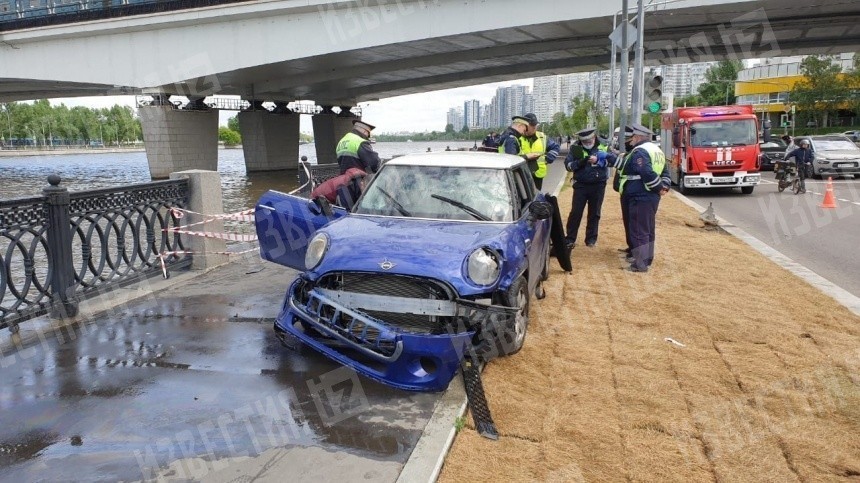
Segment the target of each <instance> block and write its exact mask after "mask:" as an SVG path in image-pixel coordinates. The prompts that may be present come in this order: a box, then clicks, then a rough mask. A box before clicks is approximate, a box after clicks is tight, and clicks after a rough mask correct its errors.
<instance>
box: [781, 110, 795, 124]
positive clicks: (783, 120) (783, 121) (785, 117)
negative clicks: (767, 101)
mask: <svg viewBox="0 0 860 483" xmlns="http://www.w3.org/2000/svg"><path fill="white" fill-rule="evenodd" d="M792 121H793V119H791V116H790V115H789V114H788V113H786V114H781V115H780V116H779V125H780V126H781V127H791V124H792Z"/></svg>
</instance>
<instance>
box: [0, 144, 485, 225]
mask: <svg viewBox="0 0 860 483" xmlns="http://www.w3.org/2000/svg"><path fill="white" fill-rule="evenodd" d="M473 145H474V142H472V141H459V142H458V141H425V142H420V143H411V142H404V143H376V144H374V145H373V146H374V149H375V150H376V151H377V152H378V153H379V154H380V156H381V157H382V158H391V157H393V156H397V155H401V154H409V153H418V152H426V151H427V148H430V149H431V150H432V151H434V152H435V151H444V150H445V149H446V147H449V146H450V148H451V149H458V148H470V147H472V146H473ZM299 155H300V156H307V157H308V161H310V162H312V163H314V162H316V151H315V150H314V145H313V144H304V145H301V146H299ZM218 172H219V173H220V174H221V185H222V187H223V198H224V211H225V212H227V213H231V212H236V211H240V210H243V209H246V208H252V207H253V206H254V203H255V202H256V201H257V199H258V198H259V197H260V195H262V194H263V193H264V192H266V190H269V189H276V190H279V191H289V190H292V189H293V188H295V187H296V186H297V184H298V180H297V179H296V174H295V172H294V171H286V172H277V171H276V172H266V173H250V174H248V173H246V172H245V158H244V156H243V153H242V150H241V149H219V150H218ZM54 173H56V174H59V175H60V178H61V179H62V185H61V186H65V187H66V188H68V189H69V190H70V191H83V190H89V189H97V188H109V187H120V186H128V185H130V184H136V183H148V182H150V181H151V179H150V177H149V166H148V165H147V162H146V153H143V152H136V153H104V154H98V153H88V154H75V155H51V156H28V157H0V200H7V199H10V198H23V197H29V196H38V195H40V194H41V193H42V188H44V187H46V186H48V182H47V177H48V175H50V174H54Z"/></svg>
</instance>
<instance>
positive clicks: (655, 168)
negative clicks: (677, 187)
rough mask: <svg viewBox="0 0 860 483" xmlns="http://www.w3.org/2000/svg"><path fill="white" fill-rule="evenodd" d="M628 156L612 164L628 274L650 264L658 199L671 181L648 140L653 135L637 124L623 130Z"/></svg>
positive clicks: (663, 158)
mask: <svg viewBox="0 0 860 483" xmlns="http://www.w3.org/2000/svg"><path fill="white" fill-rule="evenodd" d="M626 130H627V131H629V132H630V137H629V141H627V142H626V143H625V146H626V147H627V148H628V149H627V151H628V153H629V154H628V155H627V156H625V157H624V160H623V161H621V162H619V161H616V164H617V165H619V166H620V167H621V173H620V176H619V187H618V191H619V193H621V196H622V197H626V200H627V213H628V217H629V218H628V222H627V224H628V230H629V235H630V236H629V239H630V248H631V257H628V259H627V261H628V262H630V266H629V267H627V268H626V270H628V271H631V272H647V271H648V268H649V267H650V266H651V264H652V263H653V261H654V243H655V240H656V220H657V209H658V207H659V205H660V198H661V197H662V196H664V195H666V193H668V192H669V188H670V187H671V179H670V178H669V170H668V168H667V166H666V155H665V154H663V151H661V150H660V147H659V146H657V145H656V144H655V143H653V142H652V141H651V139H652V136H653V135H654V133H653V132H651V130H650V129H648V128H647V127H645V126H642V125H641V124H633V125H631V126H628V127H627V128H626Z"/></svg>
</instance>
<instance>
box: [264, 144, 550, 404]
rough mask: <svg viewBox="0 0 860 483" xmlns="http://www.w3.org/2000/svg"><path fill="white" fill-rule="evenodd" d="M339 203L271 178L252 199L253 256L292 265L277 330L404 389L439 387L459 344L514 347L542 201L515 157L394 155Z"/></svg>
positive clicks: (468, 348) (546, 229) (536, 287)
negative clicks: (277, 184) (271, 187)
mask: <svg viewBox="0 0 860 483" xmlns="http://www.w3.org/2000/svg"><path fill="white" fill-rule="evenodd" d="M341 204H346V205H348V206H333V205H331V204H329V203H328V201H327V200H326V199H325V198H323V197H318V198H317V199H308V198H303V197H300V196H296V195H292V194H285V193H280V192H277V191H269V192H267V193H265V194H264V195H263V196H262V197H261V198H260V200H259V202H258V203H257V205H256V208H255V218H256V230H257V235H258V238H259V240H260V253H261V255H262V257H263V258H264V259H265V260H269V261H272V262H275V263H278V264H281V265H285V266H288V267H291V268H294V269H296V270H298V271H299V272H300V273H299V275H298V276H297V277H296V278H295V280H293V281H292V282H291V283H290V284H289V287H288V289H287V292H286V297H285V298H284V302H283V306H282V308H281V310H280V313H279V315H278V317H277V319H276V321H275V332H276V333H277V334H278V336H279V338H280V339H281V341H282V342H284V343H285V344H287V345H289V342H291V341H292V340H293V339H298V340H299V341H301V343H302V344H304V345H306V346H308V347H311V348H313V349H314V350H317V351H319V352H320V353H322V354H324V355H325V356H327V357H329V358H331V359H333V360H335V361H337V362H339V363H341V364H344V365H346V366H349V367H351V368H353V369H355V370H356V371H357V372H359V373H360V374H363V375H365V376H367V377H370V378H372V379H374V380H377V381H380V382H382V383H385V384H388V385H390V386H393V387H397V388H400V389H405V390H413V391H440V390H443V389H445V388H446V387H447V386H448V383H449V382H450V381H451V379H452V378H453V377H454V375H455V374H456V372H457V370H458V369H459V367H460V364H461V362H462V360H463V358H464V357H472V358H477V359H478V360H487V359H489V358H492V357H495V356H502V355H509V354H513V353H515V352H517V351H519V350H520V349H521V348H522V346H523V344H524V342H525V337H526V330H527V328H528V322H529V304H530V301H531V299H532V296H535V297H538V298H541V297H542V296H543V289H542V288H541V282H542V281H543V280H545V279H546V277H547V274H548V273H547V263H548V262H547V257H548V247H549V238H550V223H551V221H550V218H551V215H552V205H550V203H548V202H547V201H546V200H545V198H544V195H543V194H541V193H539V192H538V191H537V190H536V189H535V185H534V182H533V180H532V176H531V173H530V172H529V169H528V167H527V165H526V162H525V161H524V160H523V159H522V158H520V157H517V156H511V155H505V154H497V153H480V152H453V153H448V152H445V153H429V154H414V155H406V156H402V157H397V158H394V159H392V160H390V161H389V162H387V163H385V164H384V165H383V166H382V167H381V168H380V170H379V172H378V173H377V174H376V175H375V176H374V177H373V178H372V179H371V180H370V181H369V182H368V183H367V186H366V187H365V188H364V190H363V192H362V194H361V196H360V197H359V198H358V199H357V200H356V201H355V202H354V203H349V202H345V203H341ZM272 282H273V283H276V281H274V280H273V281H272Z"/></svg>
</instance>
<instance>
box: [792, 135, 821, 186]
mask: <svg viewBox="0 0 860 483" xmlns="http://www.w3.org/2000/svg"><path fill="white" fill-rule="evenodd" d="M790 158H794V161H795V163H796V164H797V179H799V180H800V192H801V193H806V170H807V169H809V167H810V166H812V162H813V161H814V160H815V153H814V152H813V151H812V150H811V149H809V139H801V140H800V147H799V148H797V149H795V150H794V151H792V152H790V153H788V154H787V155H786V156H785V160H786V161H788V160H789V159H790Z"/></svg>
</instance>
